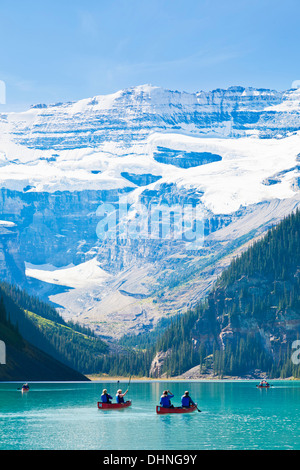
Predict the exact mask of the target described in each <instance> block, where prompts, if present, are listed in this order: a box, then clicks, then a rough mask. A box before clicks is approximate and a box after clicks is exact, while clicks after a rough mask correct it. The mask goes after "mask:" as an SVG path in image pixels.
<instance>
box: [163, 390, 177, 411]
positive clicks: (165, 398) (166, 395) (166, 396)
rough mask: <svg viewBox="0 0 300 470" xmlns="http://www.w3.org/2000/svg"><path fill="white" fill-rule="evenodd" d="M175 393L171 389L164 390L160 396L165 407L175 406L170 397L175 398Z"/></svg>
mask: <svg viewBox="0 0 300 470" xmlns="http://www.w3.org/2000/svg"><path fill="white" fill-rule="evenodd" d="M173 397H174V395H172V393H171V392H170V390H164V392H163V394H162V396H161V397H160V406H162V407H163V408H174V405H172V404H171V400H170V398H173Z"/></svg>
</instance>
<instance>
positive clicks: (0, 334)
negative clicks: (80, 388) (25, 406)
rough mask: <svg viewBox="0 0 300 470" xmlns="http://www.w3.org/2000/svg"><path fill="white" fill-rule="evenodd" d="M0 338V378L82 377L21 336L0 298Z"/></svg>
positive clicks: (56, 378) (65, 379)
mask: <svg viewBox="0 0 300 470" xmlns="http://www.w3.org/2000/svg"><path fill="white" fill-rule="evenodd" d="M0 339H1V341H4V343H5V346H6V364H1V365H0V381H3V380H5V381H7V380H9V381H68V380H70V381H82V380H88V379H87V378H86V377H84V376H83V375H82V374H80V373H79V372H77V371H75V370H73V369H71V368H70V367H68V366H66V365H65V364H62V363H61V362H59V361H57V360H56V359H53V357H51V356H49V355H48V354H45V353H44V352H42V351H41V350H39V349H37V348H35V347H34V346H32V344H30V343H29V342H28V341H26V340H24V338H23V337H22V335H21V334H20V332H19V331H18V328H17V326H14V325H12V323H11V321H10V319H9V317H8V315H7V312H6V309H5V306H4V302H3V299H2V298H1V300H0Z"/></svg>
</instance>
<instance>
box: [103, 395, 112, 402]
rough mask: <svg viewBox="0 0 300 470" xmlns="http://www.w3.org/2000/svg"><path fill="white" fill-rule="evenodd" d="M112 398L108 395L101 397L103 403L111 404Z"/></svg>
mask: <svg viewBox="0 0 300 470" xmlns="http://www.w3.org/2000/svg"><path fill="white" fill-rule="evenodd" d="M111 399H112V397H111V396H110V395H108V393H103V394H102V395H101V401H102V403H109V400H111Z"/></svg>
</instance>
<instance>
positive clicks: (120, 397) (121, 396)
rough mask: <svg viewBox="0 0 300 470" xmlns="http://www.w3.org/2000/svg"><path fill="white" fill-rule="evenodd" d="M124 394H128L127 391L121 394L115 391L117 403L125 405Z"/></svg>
mask: <svg viewBox="0 0 300 470" xmlns="http://www.w3.org/2000/svg"><path fill="white" fill-rule="evenodd" d="M126 393H128V390H126V392H125V393H122V390H121V389H120V390H118V391H117V395H116V400H117V403H125V401H124V397H125V395H126Z"/></svg>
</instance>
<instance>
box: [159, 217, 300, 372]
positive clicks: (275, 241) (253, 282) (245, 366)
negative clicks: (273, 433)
mask: <svg viewBox="0 0 300 470" xmlns="http://www.w3.org/2000/svg"><path fill="white" fill-rule="evenodd" d="M299 333H300V212H299V211H297V212H295V213H294V214H292V215H290V216H289V217H287V218H286V219H284V220H283V221H282V222H281V223H280V224H279V225H278V226H276V227H274V228H272V229H271V230H269V232H268V233H267V235H266V236H265V237H264V238H263V239H262V240H260V241H258V242H256V243H254V244H253V246H251V247H250V248H249V249H248V250H247V251H246V252H245V253H243V254H242V255H241V256H240V257H239V258H237V259H235V260H234V261H233V262H232V263H231V265H230V267H229V268H228V269H227V270H225V271H224V272H223V274H222V276H221V277H220V279H219V281H218V282H217V285H216V286H215V288H214V289H213V291H212V292H211V293H210V295H209V296H208V298H207V300H206V301H205V302H204V303H203V304H200V305H199V306H198V307H197V308H196V309H195V310H194V311H190V312H188V313H187V314H186V315H182V316H180V317H177V318H176V319H174V320H173V321H172V324H171V326H170V327H169V328H168V329H167V330H166V332H165V333H164V334H163V335H162V336H161V337H160V338H159V340H158V343H157V346H156V351H157V352H158V351H163V352H165V353H166V354H165V360H164V361H163V365H162V366H161V371H160V372H161V373H166V374H168V375H178V374H182V373H183V372H185V371H186V370H188V369H190V368H192V367H194V366H196V365H197V364H199V363H200V369H201V372H202V373H205V372H207V373H208V372H210V373H213V374H216V375H218V376H223V375H246V374H251V373H253V372H254V371H257V370H260V371H264V372H266V373H268V374H269V375H270V376H271V377H279V376H280V377H289V376H294V377H300V368H299V366H296V365H294V364H293V362H292V361H291V356H292V343H293V341H294V340H296V339H297V338H298V335H299Z"/></svg>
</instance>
